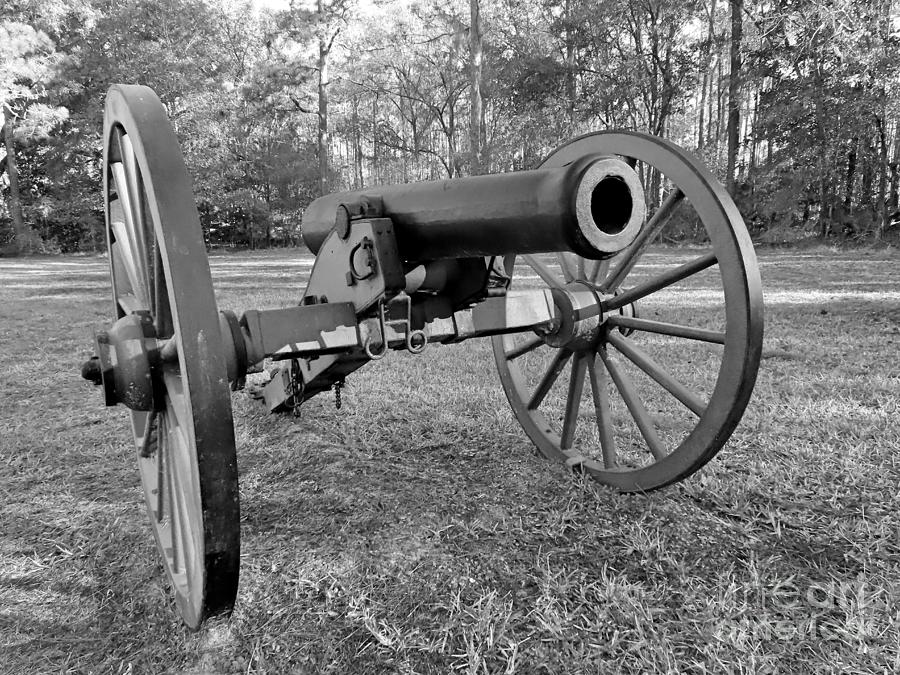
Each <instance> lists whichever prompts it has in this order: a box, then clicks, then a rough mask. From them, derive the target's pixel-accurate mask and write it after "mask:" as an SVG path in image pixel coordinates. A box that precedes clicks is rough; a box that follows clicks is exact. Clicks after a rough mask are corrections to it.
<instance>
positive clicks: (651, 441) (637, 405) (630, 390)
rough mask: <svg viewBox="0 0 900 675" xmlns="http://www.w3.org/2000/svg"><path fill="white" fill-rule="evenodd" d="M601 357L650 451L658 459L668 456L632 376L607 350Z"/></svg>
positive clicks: (603, 351)
mask: <svg viewBox="0 0 900 675" xmlns="http://www.w3.org/2000/svg"><path fill="white" fill-rule="evenodd" d="M600 358H602V359H603V364H604V365H605V366H606V369H607V370H608V371H609V374H610V376H611V377H612V380H613V382H614V383H615V385H616V388H617V389H618V390H619V393H620V394H621V395H622V400H623V401H625V405H626V406H627V408H628V412H630V413H631V416H632V417H633V418H634V421H635V423H636V424H637V427H638V430H639V431H640V432H641V436H643V437H644V440H645V441H646V442H647V447H649V448H650V452H651V453H653V457H654V458H655V459H656V460H660V459H663V458H664V457H665V456H666V449H665V447H664V446H663V444H662V441H661V440H660V439H659V436H658V435H657V433H656V429H655V428H654V427H653V420H652V419H651V418H650V413H648V412H647V409H646V408H645V407H644V404H643V403H641V399H640V398H639V397H638V394H637V388H636V387H635V386H634V382H632V380H631V377H630V376H629V375H628V373H626V372H625V371H624V370H622V369H621V368H619V366H618V365H616V362H615V361H613V359H612V358H610V357H609V355H608V354H607V353H606V351H605V350H601V351H600Z"/></svg>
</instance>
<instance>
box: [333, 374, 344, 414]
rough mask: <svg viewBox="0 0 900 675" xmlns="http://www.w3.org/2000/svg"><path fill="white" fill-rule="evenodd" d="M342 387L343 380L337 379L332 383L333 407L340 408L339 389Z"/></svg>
mask: <svg viewBox="0 0 900 675" xmlns="http://www.w3.org/2000/svg"><path fill="white" fill-rule="evenodd" d="M343 388H344V381H343V380H338V381H337V382H335V383H334V407H335V408H336V409H337V410H340V409H341V405H343V403H342V401H341V389H343Z"/></svg>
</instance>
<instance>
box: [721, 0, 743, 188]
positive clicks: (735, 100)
mask: <svg viewBox="0 0 900 675" xmlns="http://www.w3.org/2000/svg"><path fill="white" fill-rule="evenodd" d="M729 4H730V5H731V70H730V71H729V73H728V132H727V136H728V162H727V168H726V169H725V185H726V187H727V188H728V191H729V192H731V193H732V194H734V169H735V165H736V164H737V155H738V142H739V139H738V134H739V131H740V113H741V100H740V91H741V33H742V30H743V11H744V0H729Z"/></svg>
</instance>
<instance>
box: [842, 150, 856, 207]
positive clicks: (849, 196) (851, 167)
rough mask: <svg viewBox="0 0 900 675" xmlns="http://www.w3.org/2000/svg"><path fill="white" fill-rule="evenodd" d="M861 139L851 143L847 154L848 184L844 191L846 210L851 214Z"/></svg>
mask: <svg viewBox="0 0 900 675" xmlns="http://www.w3.org/2000/svg"><path fill="white" fill-rule="evenodd" d="M858 145H859V138H853V139H852V140H851V141H850V152H848V153H847V184H846V187H845V189H844V210H845V211H846V212H847V213H848V214H849V213H850V210H851V209H852V207H853V183H854V181H855V180H856V147H857V146H858Z"/></svg>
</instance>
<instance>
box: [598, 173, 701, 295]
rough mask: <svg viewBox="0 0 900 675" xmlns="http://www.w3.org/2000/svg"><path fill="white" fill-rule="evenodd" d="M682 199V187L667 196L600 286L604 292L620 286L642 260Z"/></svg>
mask: <svg viewBox="0 0 900 675" xmlns="http://www.w3.org/2000/svg"><path fill="white" fill-rule="evenodd" d="M682 201H684V193H683V192H682V191H681V190H680V189H678V188H675V190H674V191H673V192H671V193H670V194H669V196H668V197H667V198H666V201H664V202H663V203H662V205H661V206H660V207H659V208H658V209H657V210H656V213H654V214H653V217H652V218H650V220H648V221H647V223H646V224H645V225H644V227H643V228H642V229H641V231H640V233H638V236H637V237H636V238H635V240H634V241H633V242H631V244H630V245H629V246H628V248H626V249H625V252H624V253H623V254H622V259H621V260H620V261H619V264H618V265H617V266H616V271H615V272H613V274H612V276H610V277H609V278H608V279H606V280H605V281H604V282H603V283H601V284H600V288H601V289H602V290H603V291H604V292H606V293H609V292H611V291H614V290H616V289H617V288H618V287H619V285H620V284H621V283H622V282H623V281H624V280H625V277H627V276H628V273H629V272H631V270H632V269H633V268H634V266H635V265H636V264H637V262H638V260H640V258H641V256H642V255H643V253H644V250H645V249H646V248H647V246H648V245H649V244H650V242H651V241H652V240H653V239H655V238H656V235H657V234H659V232H660V230H662V229H663V228H664V227H665V226H666V223H668V222H669V220H670V219H671V218H672V216H673V215H674V213H675V211H676V210H677V208H678V206H679V205H680V204H681V202H682Z"/></svg>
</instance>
